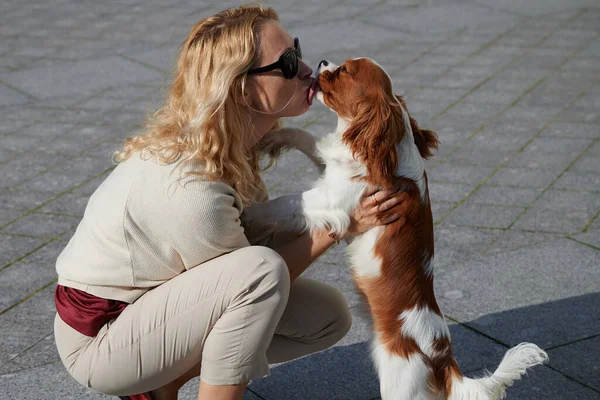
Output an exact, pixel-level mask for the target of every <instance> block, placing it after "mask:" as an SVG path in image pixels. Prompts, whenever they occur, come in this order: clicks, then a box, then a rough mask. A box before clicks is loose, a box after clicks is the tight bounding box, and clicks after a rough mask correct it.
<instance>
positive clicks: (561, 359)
mask: <svg viewBox="0 0 600 400" xmlns="http://www.w3.org/2000/svg"><path fill="white" fill-rule="evenodd" d="M548 353H549V354H548V355H549V356H550V365H551V366H552V367H554V368H556V369H558V370H559V371H561V372H562V373H564V374H566V375H568V376H571V377H573V378H575V379H577V380H578V381H580V382H583V383H585V384H587V385H589V386H591V387H593V388H594V389H596V390H598V391H600V374H598V371H599V370H600V337H595V338H592V339H588V340H583V341H581V342H577V343H573V344H569V345H566V346H563V347H558V348H556V349H553V350H550V351H549V352H548Z"/></svg>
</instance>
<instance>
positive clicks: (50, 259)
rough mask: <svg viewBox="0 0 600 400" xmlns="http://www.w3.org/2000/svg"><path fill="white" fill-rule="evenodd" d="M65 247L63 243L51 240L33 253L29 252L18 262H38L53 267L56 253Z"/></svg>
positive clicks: (56, 256)
mask: <svg viewBox="0 0 600 400" xmlns="http://www.w3.org/2000/svg"><path fill="white" fill-rule="evenodd" d="M64 248H65V244H64V243H60V242H57V241H51V242H49V243H48V244H46V245H44V246H43V247H41V248H39V249H38V250H36V251H34V252H33V253H31V254H29V255H28V256H27V257H25V258H23V259H22V260H21V261H19V262H23V263H28V264H40V265H42V264H43V265H50V264H52V266H51V267H50V268H52V269H53V268H54V263H55V262H56V259H57V258H58V255H59V254H60V252H62V250H63V249H64Z"/></svg>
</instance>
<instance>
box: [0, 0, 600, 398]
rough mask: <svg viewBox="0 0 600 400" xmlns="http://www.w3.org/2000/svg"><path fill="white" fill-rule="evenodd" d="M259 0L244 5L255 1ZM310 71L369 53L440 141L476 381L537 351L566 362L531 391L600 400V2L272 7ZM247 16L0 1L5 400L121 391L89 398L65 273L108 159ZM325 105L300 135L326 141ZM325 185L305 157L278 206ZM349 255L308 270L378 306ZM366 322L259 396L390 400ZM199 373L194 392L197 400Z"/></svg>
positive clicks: (438, 211)
mask: <svg viewBox="0 0 600 400" xmlns="http://www.w3.org/2000/svg"><path fill="white" fill-rule="evenodd" d="M238 4H239V3H238ZM266 4H268V5H273V6H274V7H275V8H276V10H278V12H279V13H280V16H281V20H282V24H283V25H284V27H286V28H287V29H288V31H290V32H291V33H292V35H296V36H299V37H300V38H301V39H302V44H303V50H304V53H305V57H306V59H307V60H308V61H309V62H310V65H313V66H315V65H316V63H317V62H318V61H319V60H321V59H323V58H327V59H330V60H333V61H343V59H344V58H345V57H356V56H369V57H373V58H374V59H375V60H377V61H378V62H379V63H380V64H382V65H383V66H384V67H385V68H386V69H387V71H388V72H389V73H390V75H391V76H392V77H393V79H394V83H395V86H396V90H397V91H398V92H401V93H404V94H405V95H406V98H407V103H408V106H409V109H410V110H411V112H412V113H413V115H414V116H415V117H416V118H417V120H418V121H419V122H420V123H421V125H424V126H426V127H429V128H431V129H433V130H435V131H437V132H438V133H439V136H440V139H441V142H442V143H441V148H440V150H439V152H438V154H437V156H436V157H435V158H433V159H432V160H431V161H429V162H428V163H427V167H428V171H429V175H430V180H431V183H430V192H431V197H432V204H433V207H434V214H435V220H436V246H437V247H436V259H437V264H436V267H437V278H436V285H437V295H438V298H439V300H440V302H441V305H442V309H443V310H444V311H445V314H446V315H447V319H448V322H449V323H450V324H451V333H452V337H453V340H454V348H455V352H456V354H457V358H458V360H459V363H460V365H461V367H462V369H463V371H465V372H467V373H470V374H476V373H478V372H480V371H481V370H482V368H484V367H487V368H488V369H489V370H493V369H494V367H495V366H496V365H497V363H498V362H499V361H500V359H501V356H502V354H503V353H504V352H505V351H506V349H507V348H508V347H509V346H512V345H515V344H516V343H519V342H521V341H533V342H536V343H538V344H539V345H540V346H542V347H544V348H546V349H547V350H548V352H549V355H550V360H551V361H550V363H549V365H548V366H544V367H538V368H536V369H535V370H533V371H532V372H531V373H530V374H529V376H528V377H527V378H526V379H524V380H523V381H520V382H518V383H517V384H516V385H515V386H514V387H512V388H511V389H510V391H509V398H511V399H545V400H548V399H561V400H565V399H600V336H599V334H600V313H599V312H598V310H599V309H600V232H599V231H600V218H598V214H599V212H600V195H599V194H600V143H599V138H600V113H599V111H598V110H599V108H600V41H599V40H598V37H599V33H600V8H599V5H598V3H597V1H584V0H570V1H565V0H546V1H542V0H535V1H516V0H494V1H492V0H464V1H457V0H445V1H441V0H398V1H385V0H379V1H375V0H337V1H336V0H321V1H318V2H314V3H313V2H304V1H303V2H300V1H291V0H281V1H274V2H269V1H266ZM229 5H235V2H232V1H220V2H218V4H217V5H214V4H205V3H201V2H192V1H179V0H174V1H140V0H130V1H118V2H117V1H106V2H98V1H89V0H85V1H73V0H51V1H36V0H25V1H23V0H19V1H16V0H4V1H3V2H2V3H0V37H1V39H2V40H1V41H0V56H1V57H0V115H1V118H0V176H1V178H0V205H1V214H0V398H3V399H4V398H5V399H25V398H27V399H29V398H31V399H39V398H43V399H82V398H105V396H102V395H99V394H96V393H92V392H88V391H86V390H84V389H83V388H81V387H79V386H78V385H77V384H76V383H75V382H74V381H73V380H72V379H71V378H69V377H68V375H67V374H66V372H65V370H64V367H63V366H62V364H61V363H60V361H59V360H58V357H57V354H56V351H55V349H54V342H53V336H52V320H53V317H54V312H55V311H54V304H53V301H52V291H53V289H54V285H55V282H56V273H55V270H54V262H55V260H56V257H57V256H58V253H59V252H60V251H61V250H62V248H63V247H64V246H65V244H66V242H67V241H68V240H69V238H70V237H71V235H72V233H73V232H74V229H75V227H76V225H77V224H78V221H79V220H80V218H81V216H82V214H83V211H84V208H85V206H86V202H87V200H88V198H89V196H90V195H91V193H93V191H94V190H95V188H96V187H97V186H98V185H99V184H100V183H101V182H102V180H103V179H104V178H105V177H106V176H107V174H109V173H110V171H111V170H112V168H113V167H114V166H113V165H112V164H111V162H110V152H111V150H114V149H116V148H117V147H118V145H119V143H120V142H121V141H122V140H123V139H124V138H125V137H127V136H128V135H131V134H132V133H134V132H136V131H137V130H139V129H140V127H141V123H142V119H143V117H144V115H145V114H146V113H147V112H151V111H152V110H153V109H154V108H155V107H156V105H157V104H160V101H161V99H162V93H163V89H164V88H165V87H166V85H167V84H168V82H169V70H170V68H171V66H172V60H173V57H174V56H175V54H176V52H177V47H178V45H179V44H180V43H181V42H182V40H183V38H184V37H185V35H186V34H187V31H188V30H189V28H190V27H191V25H192V24H193V23H194V22H195V21H197V20H198V19H200V18H202V17H205V16H207V15H210V14H211V13H213V12H216V11H218V10H220V9H222V8H225V7H227V6H229ZM334 119H335V118H334V116H333V115H332V114H331V113H330V112H328V111H326V110H325V108H324V107H322V106H321V105H315V106H314V107H313V108H312V109H311V110H310V111H309V112H308V113H307V114H306V115H305V116H303V117H301V118H297V119H296V120H294V121H290V122H289V123H288V124H290V125H295V126H301V127H305V128H307V129H308V130H310V131H312V132H314V133H315V134H317V135H323V134H324V133H326V132H328V131H329V130H331V129H332V127H333V126H334V123H335V121H334ZM315 177H316V173H315V171H314V170H313V169H312V168H311V166H309V164H308V161H307V160H306V159H304V158H302V157H301V156H299V155H298V154H295V153H291V154H289V155H287V156H285V157H284V158H283V159H282V160H281V161H280V162H279V164H278V166H277V168H276V169H275V170H273V171H271V172H269V173H267V175H266V180H267V182H268V184H269V187H270V189H271V192H272V195H278V194H281V193H286V192H290V191H299V190H302V189H305V188H307V187H308V186H309V185H310V183H311V181H313V180H314V179H315ZM342 250H343V249H342V248H341V247H338V248H334V249H333V250H331V251H330V252H328V253H327V254H326V255H325V256H323V257H322V259H321V260H319V262H317V265H315V266H313V267H312V268H311V269H310V270H309V271H308V272H307V275H308V276H311V277H315V278H317V279H320V280H323V281H325V282H329V283H331V284H332V285H335V286H336V287H338V288H340V289H341V290H343V291H344V293H345V295H346V297H347V298H348V301H349V303H350V305H351V307H352V310H354V309H355V306H356V305H357V303H358V299H357V296H356V294H355V293H354V288H353V286H352V282H351V280H350V277H349V274H348V273H347V271H346V270H345V262H344V259H343V251H342ZM368 333H369V330H368V328H367V326H366V323H365V321H364V320H363V319H361V318H360V317H359V316H358V315H357V316H356V318H355V321H354V325H353V328H352V330H351V332H350V333H349V334H348V335H347V337H346V338H344V339H343V340H342V341H341V342H340V343H339V344H338V345H336V346H335V347H334V348H332V349H329V350H327V351H324V352H321V353H318V354H315V355H312V356H308V357H305V358H302V359H300V360H296V361H294V362H290V363H287V364H282V365H276V366H273V367H272V376H271V377H269V378H266V379H262V380H258V381H254V382H252V384H251V385H250V389H249V390H248V392H247V396H246V398H247V399H268V400H275V399H357V400H358V399H360V400H363V399H364V400H367V399H374V398H377V396H378V390H377V389H378V384H377V379H376V376H375V374H374V373H373V370H372V367H371V365H370V362H369V361H368V357H367V352H368V347H367V343H366V340H367V339H368ZM196 385H197V381H195V382H193V383H190V384H189V385H188V386H186V387H185V390H184V393H183V394H182V396H181V398H185V399H192V398H195V393H194V391H195V390H196V387H197V386H196Z"/></svg>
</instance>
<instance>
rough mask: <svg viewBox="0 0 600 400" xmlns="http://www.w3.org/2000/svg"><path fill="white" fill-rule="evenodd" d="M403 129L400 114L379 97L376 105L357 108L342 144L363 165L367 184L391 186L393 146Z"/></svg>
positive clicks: (394, 162) (394, 164) (395, 159)
mask: <svg viewBox="0 0 600 400" xmlns="http://www.w3.org/2000/svg"><path fill="white" fill-rule="evenodd" d="M404 129H405V128H404V121H403V119H402V113H401V110H400V109H399V107H397V106H396V107H394V106H393V104H392V103H391V102H390V101H389V100H388V99H386V98H384V97H383V96H382V98H380V99H379V100H378V101H377V102H374V103H371V102H369V103H365V104H361V105H359V108H358V112H357V115H356V117H355V118H354V119H353V121H352V123H351V124H350V126H349V127H348V129H346V131H345V132H344V135H343V137H342V140H343V141H344V142H345V143H346V144H348V145H349V146H350V148H351V149H352V153H353V155H354V157H356V158H357V159H358V160H360V161H362V162H363V163H364V164H365V166H366V168H367V174H368V178H369V180H370V181H372V182H378V183H379V184H382V185H386V186H387V185H389V186H391V185H392V179H393V177H394V174H395V172H396V167H397V166H398V152H397V150H396V145H397V144H398V142H399V141H400V140H401V139H402V136H403V135H404Z"/></svg>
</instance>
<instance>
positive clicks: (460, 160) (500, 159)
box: [448, 143, 515, 168]
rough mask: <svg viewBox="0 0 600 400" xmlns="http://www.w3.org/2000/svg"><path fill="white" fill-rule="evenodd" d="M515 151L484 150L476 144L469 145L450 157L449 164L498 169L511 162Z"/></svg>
mask: <svg viewBox="0 0 600 400" xmlns="http://www.w3.org/2000/svg"><path fill="white" fill-rule="evenodd" d="M514 152H515V150H507V149H503V150H502V149H499V150H494V149H482V148H480V147H478V146H477V145H475V144H472V143H467V144H465V145H464V146H462V147H460V148H459V149H458V150H456V151H455V152H454V153H452V154H451V155H450V156H449V157H448V162H450V163H457V164H472V165H480V166H483V167H488V168H491V167H497V166H499V165H500V164H503V163H505V162H507V161H508V160H510V157H511V155H512V154H513V153H514Z"/></svg>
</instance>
